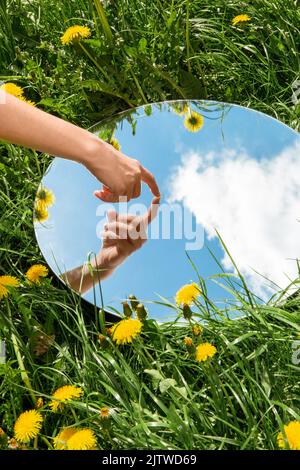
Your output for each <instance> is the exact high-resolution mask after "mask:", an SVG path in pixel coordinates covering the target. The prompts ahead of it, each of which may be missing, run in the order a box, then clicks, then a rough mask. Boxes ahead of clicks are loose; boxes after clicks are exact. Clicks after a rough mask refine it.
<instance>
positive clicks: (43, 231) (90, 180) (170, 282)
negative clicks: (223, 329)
mask: <svg viewBox="0 0 300 470" xmlns="http://www.w3.org/2000/svg"><path fill="white" fill-rule="evenodd" d="M91 131H92V132H93V133H95V134H97V135H98V136H100V137H101V138H102V139H104V140H106V141H108V142H110V143H112V145H114V146H116V147H117V148H118V147H120V149H121V151H122V153H124V154H125V155H129V156H131V157H134V158H136V159H138V160H139V161H140V162H141V163H142V164H143V165H144V166H145V167H146V168H148V169H149V170H150V171H151V172H152V173H153V174H154V175H155V178H156V180H157V182H158V185H159V188H160V191H161V194H162V198H161V203H160V206H159V210H158V211H156V212H157V213H155V214H154V216H153V217H152V219H153V220H152V221H151V222H150V223H149V224H148V227H147V228H146V231H147V241H146V242H145V239H144V240H143V243H140V244H137V245H138V246H135V247H134V249H133V250H131V253H130V255H128V256H126V257H124V260H123V262H122V263H121V264H120V265H119V266H118V267H117V268H116V269H114V270H113V271H112V272H109V273H107V275H106V274H105V275H104V276H103V279H102V280H101V282H99V279H98V278H96V279H95V276H93V275H92V274H93V273H92V271H93V266H95V263H97V260H98V259H99V258H98V256H99V255H101V253H102V252H103V250H105V249H106V250H107V249H108V248H109V247H107V246H106V245H105V243H104V241H103V240H102V238H103V237H105V228H106V227H105V224H106V223H107V217H108V215H107V214H108V213H109V211H112V210H113V209H114V210H115V211H116V213H117V216H116V217H120V218H122V217H123V218H126V217H128V216H132V217H133V218H135V217H142V218H143V217H144V216H145V214H147V213H148V211H149V208H150V207H151V201H152V196H151V193H150V191H149V189H148V187H147V186H146V185H144V187H143V191H142V195H141V197H140V198H138V199H134V200H131V201H130V202H128V203H126V202H121V203H119V204H115V205H113V206H112V205H111V204H107V203H103V202H101V201H100V200H99V199H97V198H95V196H94V195H93V191H94V190H96V189H98V188H99V182H98V181H97V180H96V179H95V178H94V177H93V176H92V175H91V174H90V173H89V172H88V171H87V170H86V169H85V168H84V167H83V166H81V165H80V164H77V163H73V162H71V161H67V160H64V159H61V158H55V159H54V160H53V163H52V164H51V165H50V167H49V168H48V171H47V172H46V174H45V175H44V177H43V179H42V182H41V185H40V188H39V191H38V195H37V200H36V209H35V213H36V218H35V233H36V237H37V240H38V244H39V246H40V249H41V251H42V253H43V256H44V258H45V260H46V262H47V263H48V265H49V266H50V268H51V269H52V271H53V272H54V273H55V274H56V275H57V276H58V277H59V278H60V279H62V280H63V282H66V283H67V284H68V285H69V286H70V287H72V288H73V289H74V290H76V291H78V292H79V293H80V294H81V295H82V297H83V298H84V299H86V300H87V301H89V302H91V303H93V304H94V303H96V304H97V306H99V307H100V306H102V302H103V303H104V306H105V309H106V310H108V311H112V312H114V311H115V309H116V311H120V302H121V301H123V300H125V299H127V298H128V296H129V295H130V294H134V295H135V296H136V297H137V298H138V299H139V300H140V301H142V302H143V303H144V304H145V305H146V306H147V308H148V311H149V316H150V317H152V318H155V319H157V320H160V321H161V320H163V321H164V320H169V319H170V318H174V316H176V309H174V296H175V294H176V292H177V291H178V289H179V288H180V287H181V286H182V285H184V284H188V283H191V282H199V283H200V286H201V292H202V296H200V297H199V301H200V302H204V303H205V302H207V299H209V302H213V303H215V304H216V305H219V306H224V305H226V306H228V309H229V310H231V311H232V315H236V304H237V302H240V301H241V298H242V296H243V295H249V292H251V295H253V296H254V297H255V299H257V301H258V302H259V301H261V300H263V301H266V300H268V299H270V298H271V297H272V296H273V295H274V294H275V293H276V292H277V290H278V289H279V288H287V286H289V285H290V284H291V283H292V281H293V280H294V279H295V278H296V277H297V273H298V264H297V258H298V256H299V253H300V224H299V218H300V178H299V174H300V157H299V150H300V139H299V134H297V133H296V132H294V131H293V130H292V129H290V128H289V127H287V126H286V125H284V124H282V123H281V122H279V121H277V120H275V119H273V118H271V117H269V116H267V115H265V114H262V113H259V112H256V111H253V110H251V109H247V108H243V107H240V106H235V105H229V104H226V103H217V102H210V101H175V102H165V103H158V104H153V105H146V106H143V107H139V108H137V109H133V110H129V111H128V112H125V113H121V114H119V115H117V116H116V117H115V118H114V119H111V120H109V121H104V122H101V123H100V124H98V125H96V126H94V127H93V128H92V129H91ZM124 158H125V157H124ZM43 198H44V199H45V200H47V201H46V202H47V204H46V205H47V208H45V207H42V206H41V204H39V201H40V200H41V199H43ZM110 214H112V212H110ZM110 217H111V215H110ZM119 220H121V219H119ZM122 220H124V219H122ZM123 242H124V243H125V242H126V240H125V241H123ZM113 243H116V241H115V242H112V244H113ZM105 254H107V253H105ZM125 258H126V259H125ZM95 260H96V261H95ZM102 268H103V266H102ZM84 269H85V270H86V277H87V279H88V280H87V281H86V280H85V279H83V278H84V275H83V270H84ZM104 271H105V269H104ZM97 272H98V271H97ZM96 277H97V276H96ZM91 279H92V282H91ZM79 280H80V282H79ZM293 287H294V288H296V287H297V286H293ZM162 304H165V305H162Z"/></svg>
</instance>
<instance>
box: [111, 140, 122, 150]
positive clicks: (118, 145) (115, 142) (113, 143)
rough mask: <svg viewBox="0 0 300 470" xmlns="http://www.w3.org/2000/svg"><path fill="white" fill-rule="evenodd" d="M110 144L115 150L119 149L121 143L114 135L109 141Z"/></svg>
mask: <svg viewBox="0 0 300 470" xmlns="http://www.w3.org/2000/svg"><path fill="white" fill-rule="evenodd" d="M109 143H110V145H112V146H113V147H114V148H115V149H116V150H119V151H120V150H121V145H120V143H119V141H118V139H116V138H115V137H112V138H111V139H110V141H109Z"/></svg>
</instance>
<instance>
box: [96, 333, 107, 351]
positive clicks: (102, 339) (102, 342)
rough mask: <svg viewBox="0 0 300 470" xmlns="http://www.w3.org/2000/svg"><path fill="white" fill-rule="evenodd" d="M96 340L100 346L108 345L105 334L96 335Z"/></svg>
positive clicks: (105, 346)
mask: <svg viewBox="0 0 300 470" xmlns="http://www.w3.org/2000/svg"><path fill="white" fill-rule="evenodd" d="M98 340H99V343H100V345H101V347H102V348H107V346H108V345H109V343H108V340H107V337H106V336H105V335H102V334H100V335H98Z"/></svg>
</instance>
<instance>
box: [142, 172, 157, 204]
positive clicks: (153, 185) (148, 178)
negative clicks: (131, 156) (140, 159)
mask: <svg viewBox="0 0 300 470" xmlns="http://www.w3.org/2000/svg"><path fill="white" fill-rule="evenodd" d="M141 178H142V181H144V183H146V184H147V185H148V186H149V188H150V189H151V192H152V194H153V195H154V196H156V197H159V196H160V191H159V188H158V185H157V182H156V180H155V178H154V176H153V175H152V173H151V172H150V171H149V170H147V168H144V167H143V166H142V167H141Z"/></svg>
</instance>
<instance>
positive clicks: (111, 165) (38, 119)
mask: <svg viewBox="0 0 300 470" xmlns="http://www.w3.org/2000/svg"><path fill="white" fill-rule="evenodd" d="M0 139H2V140H6V141H8V142H11V143H13V144H18V145H22V146H24V147H29V148H32V149H35V150H39V151H41V152H46V153H49V154H50V155H56V156H60V157H63V158H67V159H70V160H74V161H76V162H79V163H82V164H83V165H85V166H86V168H87V169H88V170H89V171H90V172H91V173H92V174H93V175H94V176H95V177H96V178H97V179H98V180H99V181H100V182H101V183H102V184H103V188H102V189H101V190H97V191H95V196H97V197H98V198H100V199H102V200H103V201H106V202H117V201H118V200H119V197H120V196H123V197H124V196H126V197H127V199H128V200H130V199H131V198H135V197H138V196H139V195H140V192H141V182H142V181H144V182H145V183H147V184H148V186H149V187H150V189H151V191H152V192H153V194H154V195H155V196H159V189H158V186H157V184H156V181H155V178H154V176H153V175H152V174H151V173H150V172H149V171H148V170H147V169H146V168H144V167H143V166H142V165H141V164H140V163H139V162H138V161H137V160H134V159H133V158H129V157H127V158H124V155H123V154H122V153H120V152H119V151H118V150H116V149H115V148H114V147H112V146H111V145H109V144H108V143H106V142H104V141H103V140H101V139H99V138H98V137H96V136H95V135H94V134H92V133H91V132H88V131H87V130H85V129H81V128H80V127H77V126H75V125H73V124H71V123H69V122H66V121H64V120H63V119H59V118H57V117H55V116H52V115H51V114H48V113H45V112H44V111H41V110H40V109H37V108H35V107H33V106H29V105H28V104H26V103H24V102H22V101H20V100H19V99H17V98H15V97H14V96H11V95H9V94H7V93H5V92H4V91H3V90H0Z"/></svg>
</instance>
